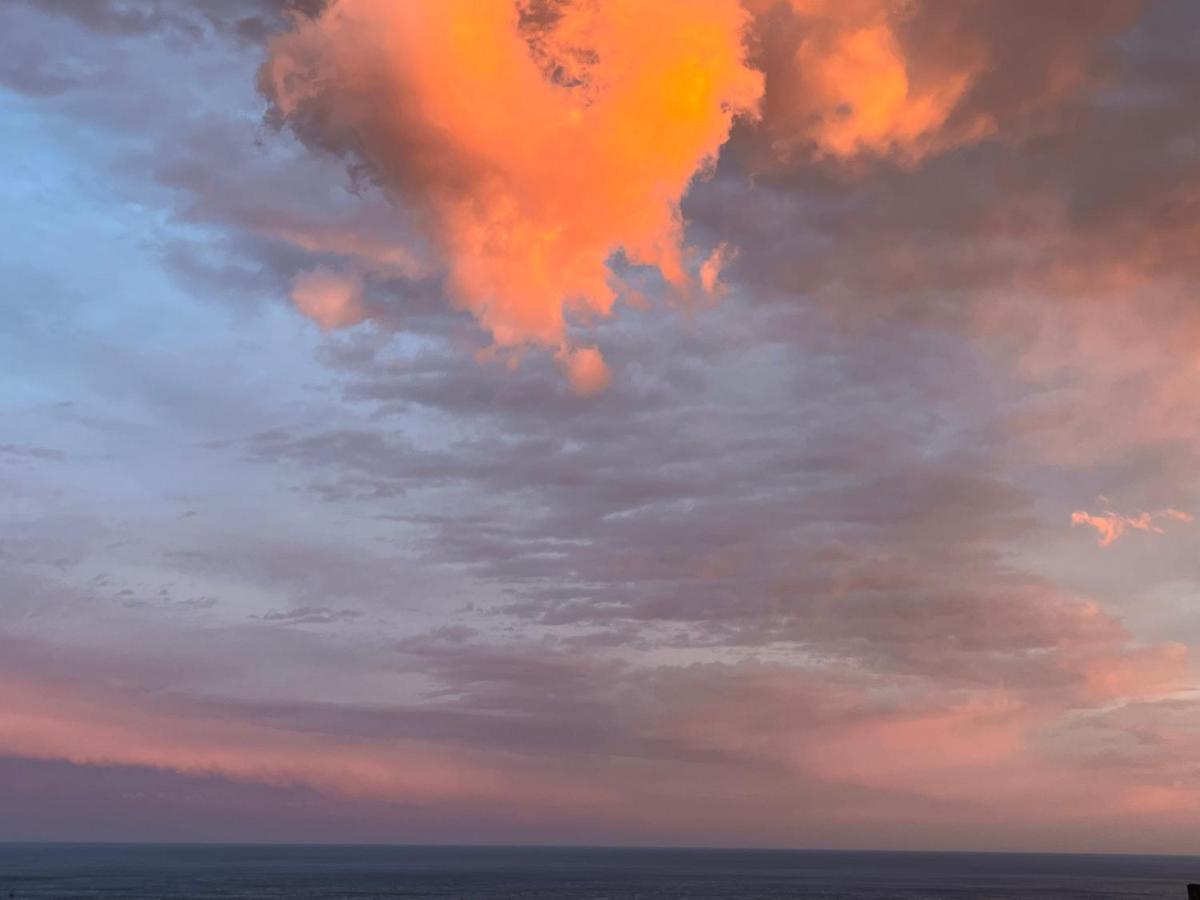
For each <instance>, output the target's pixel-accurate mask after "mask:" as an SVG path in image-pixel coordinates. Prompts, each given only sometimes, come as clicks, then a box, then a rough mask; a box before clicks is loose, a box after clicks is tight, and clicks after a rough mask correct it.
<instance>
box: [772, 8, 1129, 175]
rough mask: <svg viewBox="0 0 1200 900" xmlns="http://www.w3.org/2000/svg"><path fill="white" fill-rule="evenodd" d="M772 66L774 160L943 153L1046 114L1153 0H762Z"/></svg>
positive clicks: (1020, 128) (1024, 128) (1093, 73)
mask: <svg viewBox="0 0 1200 900" xmlns="http://www.w3.org/2000/svg"><path fill="white" fill-rule="evenodd" d="M748 5H749V6H750V7H752V8H753V9H754V10H755V11H756V12H757V18H756V23H755V38H756V44H757V48H758V54H757V60H756V61H757V63H758V64H759V65H761V66H762V68H763V69H764V71H765V72H766V76H767V81H766V85H767V90H766V97H765V101H764V114H763V117H762V130H763V132H764V134H765V135H766V137H767V139H768V144H769V151H768V152H767V154H766V156H765V157H764V160H765V161H767V162H768V163H770V161H771V158H772V157H775V158H779V157H782V158H783V159H785V160H788V159H791V158H793V157H795V156H796V155H798V154H811V155H814V156H817V157H827V158H833V159H839V160H846V159H853V158H856V157H862V156H867V157H885V156H887V157H894V158H896V159H898V160H900V161H901V162H904V163H913V162H915V161H917V160H919V159H921V158H922V157H924V156H926V155H928V154H929V153H933V152H938V151H941V150H945V149H947V148H950V147H954V146H958V145H961V144H965V143H970V142H972V141H975V140H978V139H980V138H983V137H988V136H992V135H996V134H999V133H1002V132H1003V133H1009V134H1011V133H1017V134H1020V133H1023V132H1028V131H1029V130H1030V129H1031V128H1035V129H1036V128H1038V127H1040V126H1043V125H1045V124H1046V122H1045V119H1046V117H1047V116H1048V115H1053V114H1054V112H1055V110H1056V107H1058V106H1059V105H1061V104H1062V103H1063V102H1064V101H1066V100H1068V99H1070V98H1072V97H1073V96H1074V95H1076V94H1077V93H1078V92H1079V91H1080V90H1081V89H1083V88H1085V87H1086V86H1087V85H1088V84H1089V83H1091V82H1092V81H1093V80H1094V79H1095V78H1096V77H1097V76H1098V74H1100V72H1101V71H1102V69H1103V61H1104V58H1103V55H1102V54H1100V53H1098V52H1097V50H1098V45H1099V44H1100V43H1101V41H1102V40H1103V39H1104V38H1106V37H1109V36H1111V35H1112V34H1114V33H1115V32H1117V31H1119V30H1120V29H1122V28H1123V27H1125V26H1126V25H1128V24H1129V23H1130V21H1132V19H1133V17H1134V14H1135V13H1136V12H1137V10H1138V9H1139V8H1140V7H1141V5H1142V4H1141V3H1140V2H1139V0H1104V2H1098V3H1092V4H1087V5H1086V6H1085V5H1082V4H1074V5H1069V4H1060V5H1058V6H1056V7H1049V8H1048V7H1044V6H1039V7H1037V9H1036V10H1034V9H1033V8H1032V7H1031V6H1030V5H1029V4H1025V3H994V2H993V3H989V2H967V3H947V2H940V0H749V3H748Z"/></svg>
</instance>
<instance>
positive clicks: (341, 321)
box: [291, 267, 368, 331]
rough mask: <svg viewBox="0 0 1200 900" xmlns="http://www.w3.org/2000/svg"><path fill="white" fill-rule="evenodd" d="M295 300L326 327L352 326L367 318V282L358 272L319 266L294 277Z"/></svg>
mask: <svg viewBox="0 0 1200 900" xmlns="http://www.w3.org/2000/svg"><path fill="white" fill-rule="evenodd" d="M291 293H292V302H293V303H294V304H296V309H298V310H300V312H302V313H304V315H306V316H308V318H310V319H312V320H313V321H314V322H316V323H317V325H319V326H320V328H321V330H322V331H332V330H333V329H335V328H348V327H349V326H351V325H357V324H358V323H359V322H362V321H363V320H364V319H366V318H367V315H368V313H367V307H366V304H365V303H364V302H363V286H362V281H360V280H359V279H358V278H357V277H356V276H354V275H346V274H343V273H341V272H334V271H332V270H331V269H325V268H321V267H318V268H316V269H312V270H310V271H307V272H300V273H299V274H297V275H296V277H295V278H293V279H292V291H291Z"/></svg>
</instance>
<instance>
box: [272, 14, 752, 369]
mask: <svg viewBox="0 0 1200 900" xmlns="http://www.w3.org/2000/svg"><path fill="white" fill-rule="evenodd" d="M745 19H746V14H745V13H744V12H743V10H742V9H741V7H740V6H739V5H738V4H737V3H736V2H734V0H703V2H684V0H667V2H658V3H636V2H629V0H621V2H615V3H574V4H556V3H548V2H531V3H528V4H523V5H520V6H518V5H516V4H512V3H506V2H486V3H475V4H467V3H455V2H452V3H441V4H436V5H435V6H432V7H430V6H424V5H412V4H403V3H402V4H396V3H391V2H383V0H361V2H345V0H343V2H335V3H331V4H330V5H329V6H328V7H327V8H326V9H325V10H324V12H322V13H321V14H320V15H319V16H317V17H315V18H296V19H295V20H294V25H293V28H292V30H291V31H289V32H287V33H286V34H283V35H280V36H278V37H276V38H275V39H273V40H272V41H271V42H270V45H269V51H270V58H269V59H268V61H267V62H266V63H265V64H264V66H263V68H262V71H261V74H260V84H261V87H262V90H263V92H264V93H265V94H266V96H267V97H268V98H269V99H270V101H271V103H272V105H273V109H274V111H275V114H276V115H277V116H278V117H279V118H280V119H281V120H283V121H285V122H288V123H289V124H290V125H291V126H292V127H293V128H294V129H295V131H296V132H297V133H298V134H299V135H300V136H301V137H303V138H304V139H305V140H306V141H308V142H310V143H311V144H313V145H315V146H320V147H324V148H327V149H330V150H334V151H337V152H340V153H347V154H351V155H353V156H354V157H355V158H356V159H357V160H358V161H359V162H360V163H361V164H363V165H365V166H367V167H368V168H369V170H370V172H371V173H372V174H373V176H374V177H375V178H376V179H378V180H379V182H380V183H381V184H382V185H383V186H384V187H385V188H387V189H388V190H390V191H391V192H393V193H394V194H395V195H396V196H398V197H400V198H401V199H403V200H404V201H405V202H406V203H408V204H410V205H412V206H413V207H415V209H416V210H417V211H418V214H419V217H420V219H421V221H422V222H423V223H424V225H425V229H426V231H427V233H428V235H429V237H430V239H431V240H432V241H433V243H434V244H435V246H436V247H437V249H438V250H439V251H440V253H441V255H442V257H443V258H444V261H445V264H446V268H447V271H448V274H449V287H450V291H451V293H452V294H453V296H454V298H455V300H456V301H457V302H458V303H460V304H461V305H463V306H465V307H466V308H467V309H469V310H470V311H471V312H472V313H474V315H475V316H476V317H477V318H478V320H479V321H480V323H481V324H482V325H483V327H484V328H485V329H487V331H488V332H489V333H490V335H491V337H492V339H493V340H494V342H495V344H496V345H497V346H498V347H500V348H519V347H520V346H521V345H524V344H538V345H542V346H546V347H550V348H553V349H556V350H560V351H563V352H564V353H566V354H567V359H568V361H569V365H568V371H569V372H570V373H572V374H574V373H577V372H578V373H580V377H581V378H582V379H583V383H584V386H585V388H588V389H592V388H595V387H598V386H600V385H601V383H602V381H603V379H602V378H601V377H600V376H599V371H600V370H599V367H598V365H597V360H598V359H599V351H598V350H596V349H595V348H584V349H583V350H581V351H580V350H575V348H573V346H572V344H571V341H570V339H569V337H568V336H567V320H568V316H569V315H577V316H580V317H583V318H587V317H592V316H607V315H608V314H609V313H610V312H611V311H612V308H613V303H614V301H615V300H616V298H617V295H618V292H619V290H620V285H619V283H618V281H617V279H616V276H615V275H614V273H613V271H612V270H611V269H610V268H609V266H608V262H609V260H610V258H612V257H613V255H614V254H617V253H618V252H620V253H622V254H623V255H624V257H625V258H626V259H627V260H628V261H629V262H631V263H634V264H642V265H649V266H654V267H656V268H657V269H658V270H659V271H660V272H661V274H662V276H663V277H664V278H665V279H666V280H667V281H668V282H670V283H672V284H675V285H677V286H680V287H683V286H686V285H687V284H688V283H689V282H690V280H691V276H690V275H689V261H688V251H687V249H686V248H685V246H684V243H683V227H682V222H681V218H680V214H679V209H678V206H679V202H680V200H681V198H682V197H683V195H684V193H685V192H686V190H687V188H688V186H689V185H690V184H691V182H692V181H693V179H695V178H697V177H699V176H701V175H702V174H703V173H704V171H705V169H706V168H707V167H709V166H711V165H712V163H713V161H714V160H715V158H716V154H717V152H718V150H719V148H720V146H721V145H722V144H723V143H724V142H725V140H726V138H727V137H728V134H729V130H730V127H731V124H732V122H733V119H734V117H735V116H738V115H748V114H752V113H753V111H754V109H755V105H756V103H757V101H758V97H759V95H760V93H761V89H762V79H761V76H760V75H759V74H758V73H757V72H755V71H753V70H752V69H750V68H749V67H748V66H747V65H746V64H745V61H744V58H743V57H744V50H743V26H744V24H745ZM577 354H581V355H577ZM584 392H588V391H587V390H585V391H584Z"/></svg>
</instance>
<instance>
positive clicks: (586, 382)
mask: <svg viewBox="0 0 1200 900" xmlns="http://www.w3.org/2000/svg"><path fill="white" fill-rule="evenodd" d="M562 360H563V365H564V366H565V368H566V370H567V379H568V380H569V381H570V382H571V387H572V388H573V389H574V391H575V393H577V394H579V395H580V396H583V397H590V396H592V395H593V394H599V393H600V392H601V391H603V390H604V389H605V388H607V387H608V385H609V384H610V383H611V382H612V373H611V372H610V371H609V369H608V363H606V362H605V361H604V356H603V355H602V354H601V353H600V351H599V350H598V349H597V348H596V347H576V348H574V349H572V350H568V351H565V353H564V354H563V355H562Z"/></svg>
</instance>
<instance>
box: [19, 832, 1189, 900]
mask: <svg viewBox="0 0 1200 900" xmlns="http://www.w3.org/2000/svg"><path fill="white" fill-rule="evenodd" d="M1189 880H1191V881H1200V857H1197V858H1183V857H1152V856H1059V855H1022V854H974V853H858V852H816V851H749V850H626V849H620V850H618V849H599V848H596V849H566V848H532V847H523V848H515V847H331V846H319V847H318V846H261V845H260V846H244V845H243V846H214V845H159V846H153V845H118V844H112V845H95V844H92V845H71V844H7V845H0V900H3V898H7V897H9V896H10V895H11V896H12V897H15V898H34V897H39V898H47V897H54V898H61V900H70V898H84V897H103V898H123V900H151V898H180V897H189V898H191V897H194V898H214V900H215V898H222V900H227V898H235V897H236V898H257V897H267V898H285V897H286V898H289V900H335V898H337V900H341V898H346V900H350V898H355V900H373V898H384V897H407V898H429V900H434V898H437V900H476V898H478V900H512V898H518V897H519V898H534V900H549V898H564V900H618V898H622V900H623V898H638V900H693V898H694V900H716V898H728V900H775V898H785V897H786V898H813V900H866V898H903V900H943V898H945V900H949V898H972V900H1032V898H1042V900H1050V898H1059V900H1062V898H1068V900H1069V898H1085V897H1086V898H1116V897H1122V898H1139V897H1153V898H1172V900H1185V898H1186V896H1187V892H1186V889H1185V885H1186V883H1187V882H1188V881H1189Z"/></svg>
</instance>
